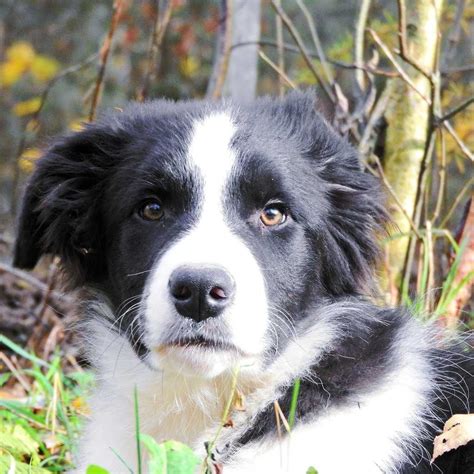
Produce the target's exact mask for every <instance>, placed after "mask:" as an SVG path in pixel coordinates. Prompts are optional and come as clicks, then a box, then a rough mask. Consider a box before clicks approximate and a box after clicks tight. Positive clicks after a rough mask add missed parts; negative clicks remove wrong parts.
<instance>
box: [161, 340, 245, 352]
mask: <svg viewBox="0 0 474 474" xmlns="http://www.w3.org/2000/svg"><path fill="white" fill-rule="evenodd" d="M171 347H180V348H183V349H191V348H197V349H204V350H209V349H211V350H214V351H216V350H218V351H229V352H237V353H241V352H242V351H241V350H240V349H239V348H238V347H236V346H235V345H234V344H231V343H229V342H226V341H223V340H220V339H210V338H207V337H204V336H192V337H180V338H178V339H174V340H171V341H169V342H166V343H164V344H161V345H160V346H159V347H158V348H157V350H158V352H160V351H162V350H166V349H167V348H171Z"/></svg>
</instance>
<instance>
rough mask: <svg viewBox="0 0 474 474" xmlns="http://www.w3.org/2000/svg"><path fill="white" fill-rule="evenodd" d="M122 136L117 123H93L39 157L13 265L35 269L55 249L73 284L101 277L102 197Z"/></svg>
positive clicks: (102, 261) (115, 161) (102, 242)
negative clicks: (105, 125)
mask: <svg viewBox="0 0 474 474" xmlns="http://www.w3.org/2000/svg"><path fill="white" fill-rule="evenodd" d="M123 140H124V138H123V136H121V135H120V134H119V133H118V132H117V130H114V129H113V128H112V127H110V128H108V127H102V126H99V125H91V126H88V127H87V128H86V129H85V130H83V131H81V132H79V133H76V134H74V135H70V136H67V137H65V138H63V139H60V140H59V141H58V142H57V143H56V144H54V145H53V146H52V147H51V148H50V149H49V150H48V151H47V152H46V153H45V155H44V156H43V157H42V158H41V159H40V160H39V161H38V164H37V167H36V170H35V172H34V173H33V175H32V177H31V179H30V181H29V183H28V185H27V187H26V191H25V195H24V199H23V204H22V210H21V214H20V217H19V222H18V232H17V240H16V245H15V252H14V265H16V266H18V267H22V268H33V267H34V266H35V265H36V263H37V261H38V260H39V258H40V257H41V256H42V255H43V254H52V255H57V256H59V257H60V258H61V262H62V266H63V268H64V269H65V270H66V274H67V275H68V277H69V279H70V281H71V283H72V285H73V286H76V285H80V284H81V283H83V282H84V281H88V280H94V279H98V278H100V275H101V273H102V272H104V271H105V260H104V259H103V255H104V253H103V252H101V248H102V246H103V245H104V235H103V227H102V226H103V224H102V219H100V215H99V206H98V201H99V199H100V196H101V195H102V193H103V188H104V183H105V181H106V176H107V173H108V171H109V170H110V169H111V168H112V167H113V166H114V165H115V164H116V163H117V160H119V159H120V158H119V157H120V153H119V149H120V147H121V146H122V145H123Z"/></svg>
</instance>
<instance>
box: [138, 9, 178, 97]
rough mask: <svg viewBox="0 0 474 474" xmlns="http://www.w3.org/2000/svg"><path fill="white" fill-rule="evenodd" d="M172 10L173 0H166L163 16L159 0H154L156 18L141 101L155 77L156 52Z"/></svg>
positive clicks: (156, 66) (140, 94)
mask: <svg viewBox="0 0 474 474" xmlns="http://www.w3.org/2000/svg"><path fill="white" fill-rule="evenodd" d="M172 12H173V0H168V3H167V5H166V9H165V11H164V13H163V17H161V15H160V0H156V18H155V21H154V23H153V31H152V34H151V38H150V44H149V47H148V54H147V70H146V73H145V77H144V79H143V87H142V90H141V91H140V93H139V95H138V100H139V101H143V100H144V99H145V98H146V97H147V96H148V89H149V87H150V83H151V82H152V81H153V80H154V79H155V77H156V72H157V68H158V52H159V50H160V47H161V44H162V42H163V38H164V36H165V33H166V30H167V28H168V25H169V22H170V20H171V14H172Z"/></svg>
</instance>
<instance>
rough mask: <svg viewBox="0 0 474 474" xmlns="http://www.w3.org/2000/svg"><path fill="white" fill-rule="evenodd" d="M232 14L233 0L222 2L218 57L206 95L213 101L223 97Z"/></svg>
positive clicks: (228, 57) (230, 48) (229, 50)
mask: <svg viewBox="0 0 474 474" xmlns="http://www.w3.org/2000/svg"><path fill="white" fill-rule="evenodd" d="M232 12H233V2H232V0H221V13H222V15H221V20H220V22H219V30H218V32H217V46H216V56H215V60H214V67H213V70H212V74H211V78H210V79H209V84H208V87H207V94H206V95H207V96H208V97H209V98H211V99H218V98H219V97H220V96H221V95H222V90H223V88H224V83H225V78H226V76H227V69H228V67H229V59H230V53H231V51H232Z"/></svg>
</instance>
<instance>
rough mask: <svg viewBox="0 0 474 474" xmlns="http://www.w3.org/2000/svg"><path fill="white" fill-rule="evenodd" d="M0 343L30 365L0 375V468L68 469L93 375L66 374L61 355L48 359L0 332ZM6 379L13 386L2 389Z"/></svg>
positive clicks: (16, 471)
mask: <svg viewBox="0 0 474 474" xmlns="http://www.w3.org/2000/svg"><path fill="white" fill-rule="evenodd" d="M0 345H4V346H6V347H8V348H9V349H10V350H12V351H13V352H15V353H16V355H18V356H20V357H22V358H23V359H26V360H27V361H28V362H29V367H28V368H25V369H15V370H10V371H9V372H5V373H2V374H1V375H0V391H1V396H0V472H9V470H11V472H15V473H23V472H25V473H33V474H35V473H41V472H64V471H67V470H68V469H70V468H71V467H72V456H71V452H72V451H73V450H74V446H75V444H76V442H77V438H78V435H79V431H80V427H81V424H82V422H83V419H84V415H87V404H86V402H85V397H86V394H87V393H88V391H89V390H90V388H91V385H92V382H93V378H92V375H91V374H90V373H88V372H85V371H70V372H68V373H65V372H64V371H63V370H62V367H61V356H60V355H59V354H56V355H55V356H54V357H53V358H52V359H51V361H49V362H46V361H43V360H41V359H38V358H37V357H36V356H34V355H33V354H30V353H28V352H26V351H25V350H24V349H22V348H21V347H19V346H17V345H16V344H14V343H13V342H12V341H10V340H8V339H7V338H5V337H4V336H0ZM3 357H5V355H3ZM2 362H5V361H4V360H2ZM7 383H9V384H11V383H14V384H15V389H14V390H6V388H5V387H6V385H7ZM16 393H18V395H15V394H16ZM13 466H14V468H13Z"/></svg>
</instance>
